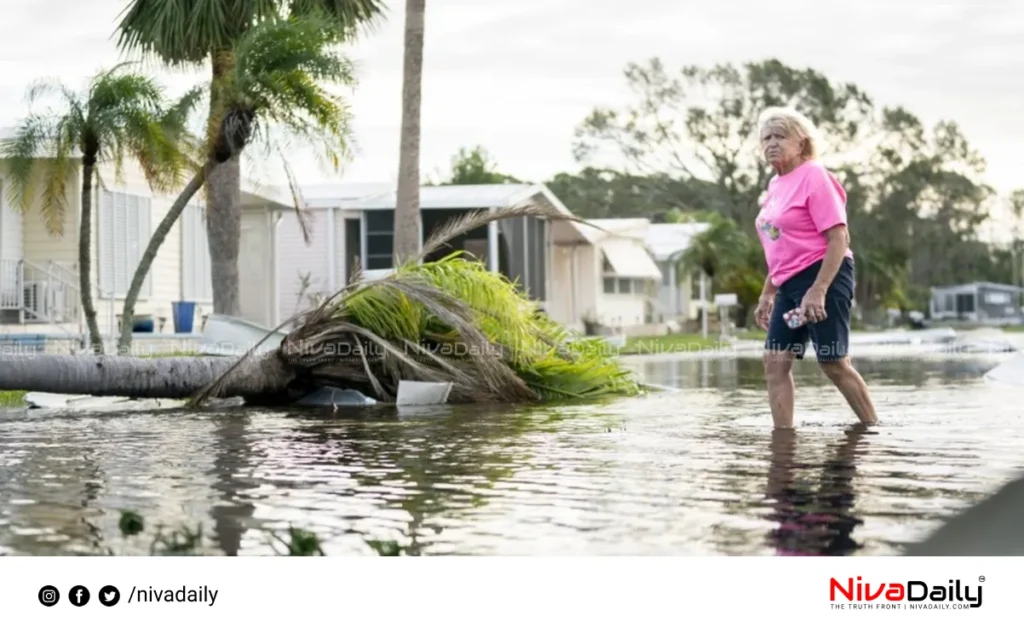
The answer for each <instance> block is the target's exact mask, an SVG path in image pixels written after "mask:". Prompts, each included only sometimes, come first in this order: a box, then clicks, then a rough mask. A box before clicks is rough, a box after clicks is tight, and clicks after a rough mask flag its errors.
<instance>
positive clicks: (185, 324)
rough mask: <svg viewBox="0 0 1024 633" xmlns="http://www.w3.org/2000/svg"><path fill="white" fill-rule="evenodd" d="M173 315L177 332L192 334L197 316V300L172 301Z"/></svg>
mask: <svg viewBox="0 0 1024 633" xmlns="http://www.w3.org/2000/svg"><path fill="white" fill-rule="evenodd" d="M171 316H172V317H173V318H174V333H175V334H191V333H192V326H193V325H194V322H195V317H196V302H195V301H172V302H171Z"/></svg>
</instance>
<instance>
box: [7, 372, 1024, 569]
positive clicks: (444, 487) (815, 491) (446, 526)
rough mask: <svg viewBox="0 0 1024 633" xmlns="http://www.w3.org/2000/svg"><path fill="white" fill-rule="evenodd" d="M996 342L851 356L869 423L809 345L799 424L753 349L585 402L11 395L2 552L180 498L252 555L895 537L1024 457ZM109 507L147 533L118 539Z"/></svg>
mask: <svg viewBox="0 0 1024 633" xmlns="http://www.w3.org/2000/svg"><path fill="white" fill-rule="evenodd" d="M1005 357H1006V356H1005V355H993V356H984V355H964V356H947V357H944V358H934V359H918V360H905V359H904V360H862V361H858V362H857V366H858V368H859V369H860V370H861V372H862V373H863V374H864V376H865V379H866V380H867V382H868V384H869V386H870V387H871V389H872V393H873V395H874V398H875V400H876V405H877V408H878V410H879V413H880V415H881V416H882V417H883V423H882V424H881V425H879V426H878V427H876V428H873V429H871V430H870V431H869V432H865V431H864V430H863V429H860V428H859V427H857V426H856V425H853V424H852V422H854V419H853V417H852V415H851V413H850V412H849V410H848V408H847V406H846V404H845V402H844V401H843V400H842V398H841V396H840V395H839V394H838V392H837V391H836V390H835V389H834V388H833V387H831V385H830V384H828V383H827V382H826V381H825V379H824V378H823V377H822V376H821V375H820V372H819V371H818V370H817V368H816V367H815V366H814V363H813V362H810V361H807V362H803V363H799V364H798V366H797V389H798V391H797V423H798V432H797V434H796V435H795V437H789V438H785V437H775V438H773V434H772V432H771V418H770V416H769V414H768V410H767V405H766V402H765V396H764V391H763V378H762V375H761V367H760V362H759V360H758V359H756V358H720V359H693V358H690V359H686V360H678V361H676V360H659V361H657V362H639V361H638V362H639V364H638V365H637V366H638V367H639V368H640V369H642V371H643V372H644V374H645V375H646V376H647V377H648V379H649V380H651V381H653V382H656V383H661V384H668V385H674V386H677V387H680V388H682V391H680V392H678V393H662V394H657V395H653V396H649V397H646V398H642V399H637V400H624V401H617V402H612V403H606V404H588V405H586V406H550V407H525V408H518V409H515V410H508V409H503V408H494V409H487V408H478V407H455V408H449V409H441V410H437V411H424V412H420V413H417V414H415V415H406V416H402V417H401V418H400V419H395V417H394V414H393V412H390V413H388V414H387V415H385V414H384V413H369V412H366V411H355V412H351V411H344V410H343V411H339V412H338V413H330V412H326V413H323V414H314V415H311V414H309V413H308V412H296V413H287V414H285V413H280V412H274V413H268V412H265V411H258V410H250V411H245V412H239V411H221V412H214V411H211V412H204V413H201V414H188V415H182V414H181V413H179V412H173V411H154V412H147V413H116V414H105V415H103V414H93V413H86V414H83V413H77V414H57V413H54V412H52V411H51V412H45V411H36V412H33V413H32V414H31V415H26V414H25V413H23V412H18V413H14V412H10V413H8V414H6V415H5V417H4V418H3V419H0V553H6V554H70V553H79V552H81V553H86V552H90V551H93V549H92V548H93V547H94V546H95V545H97V544H99V545H102V546H103V547H111V548H113V549H114V550H115V551H116V552H118V553H126V554H127V553H145V552H146V551H147V549H148V545H149V540H150V539H151V532H152V529H153V528H154V527H155V525H156V524H157V523H161V522H162V523H165V524H178V523H180V522H182V521H185V522H188V523H190V524H192V526H193V527H194V526H195V525H196V524H197V523H201V524H202V527H203V532H204V534H205V535H206V537H207V538H208V540H209V542H208V545H209V547H210V548H211V552H212V553H217V552H220V553H227V554H241V555H249V554H254V555H259V554H267V553H270V552H271V549H270V545H269V537H268V534H267V533H266V529H271V528H272V529H279V528H286V527H287V526H288V525H293V526H295V527H301V528H306V529H311V530H314V531H316V532H317V533H318V534H319V535H320V536H321V538H322V539H323V541H324V550H325V552H326V553H327V554H329V555H352V554H372V553H373V551H372V549H371V548H370V547H369V545H367V540H368V539H376V540H394V541H397V542H398V544H399V545H401V546H403V547H405V548H406V549H407V551H409V552H410V553H418V554H426V555H439V554H569V555H571V554H755V555H779V554H826V555H850V554H855V555H872V554H895V553H899V551H900V549H899V548H900V544H901V543H904V542H908V541H911V540H915V539H919V538H921V537H922V536H923V535H925V534H926V533H927V532H928V531H929V530H930V529H932V528H933V527H934V526H935V525H937V522H938V520H939V518H940V517H941V516H944V515H947V514H951V513H953V512H954V511H956V510H957V509H959V508H961V507H963V506H965V505H967V504H969V503H971V502H972V501H975V500H977V499H979V498H981V496H983V495H985V494H987V493H990V492H992V491H994V490H995V489H996V488H998V487H999V486H1000V485H1002V484H1003V483H1005V482H1006V481H1007V480H1009V479H1011V478H1012V477H1013V476H1015V475H1016V474H1017V469H1018V468H1019V467H1021V465H1022V464H1024V457H1021V455H1022V453H1024V423H1022V422H1024V408H1022V407H1021V406H1020V403H1019V396H1017V397H1016V398H1015V396H1014V391H1013V388H1011V387H1006V386H999V385H990V384H986V383H985V382H983V380H982V378H981V377H982V374H983V373H984V372H985V371H986V370H988V369H989V368H991V367H992V366H994V365H995V364H996V363H997V362H998V361H999V360H1001V359H1002V358H1005ZM83 415H84V416H88V417H83ZM119 509H132V510H136V511H138V512H140V513H141V514H143V516H145V518H146V521H147V534H144V535H142V538H137V539H133V540H129V541H124V540H122V538H121V537H120V534H119V531H118V527H117V521H118V512H117V510H119Z"/></svg>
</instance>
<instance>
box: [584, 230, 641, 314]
mask: <svg viewBox="0 0 1024 633" xmlns="http://www.w3.org/2000/svg"><path fill="white" fill-rule="evenodd" d="M605 239H606V240H614V239H617V238H615V237H608V238H605ZM600 244H601V243H600V242H598V244H597V245H596V246H595V247H593V248H591V249H590V250H591V256H590V257H589V258H588V259H589V260H590V261H591V262H592V263H591V274H590V275H588V277H587V282H588V283H590V284H593V285H592V286H591V287H592V291H591V292H593V297H594V303H595V306H596V309H595V312H596V314H597V319H598V321H600V323H601V324H602V325H605V326H608V327H614V328H619V327H623V328H625V330H626V332H627V333H628V332H629V328H631V327H636V326H642V325H643V324H644V315H645V311H646V301H645V299H644V297H643V296H642V295H639V294H636V295H634V294H609V293H606V292H605V291H604V267H603V262H604V259H603V253H602V251H601V247H600Z"/></svg>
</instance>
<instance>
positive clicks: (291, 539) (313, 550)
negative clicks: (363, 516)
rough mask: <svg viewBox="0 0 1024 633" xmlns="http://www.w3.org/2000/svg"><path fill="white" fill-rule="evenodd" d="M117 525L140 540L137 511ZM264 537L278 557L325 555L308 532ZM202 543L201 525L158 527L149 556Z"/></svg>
mask: <svg viewBox="0 0 1024 633" xmlns="http://www.w3.org/2000/svg"><path fill="white" fill-rule="evenodd" d="M117 526H118V529H119V530H120V532H121V538H122V539H123V540H125V541H130V540H134V539H137V538H141V535H142V533H143V532H144V531H145V530H146V520H145V519H144V518H143V516H142V515H141V514H139V513H138V512H135V511H133V510H122V511H121V516H120V519H119V520H118V522H117ZM267 536H268V538H269V540H270V543H271V547H272V548H273V549H274V553H275V554H276V555H278V556H325V554H324V550H323V547H322V546H321V543H320V537H319V536H318V535H317V534H316V533H315V532H312V531H310V530H303V529H299V528H295V527H289V528H288V529H287V530H286V531H285V532H284V533H283V534H280V533H276V532H273V531H268V532H267ZM204 541H205V535H204V534H203V526H202V524H201V523H200V524H198V525H196V527H194V528H193V527H191V526H189V525H185V524H181V525H179V526H178V527H176V528H173V529H171V530H169V531H168V530H167V529H166V527H165V526H163V525H158V526H156V530H155V533H154V535H153V538H152V539H151V541H150V544H149V553H150V555H151V556H202V555H203V552H204V546H205V543H204ZM364 542H365V543H366V545H367V546H368V547H369V548H370V549H371V550H373V552H374V553H376V554H377V555H378V556H403V555H409V554H410V553H411V552H410V551H408V550H407V549H406V548H404V547H402V546H401V545H399V544H398V542H397V541H380V540H373V539H366V540H365V541H364ZM94 547H95V550H96V553H97V554H98V555H101V556H116V555H117V554H116V552H114V550H113V549H112V548H110V547H106V548H104V547H101V546H99V545H98V544H97V545H94Z"/></svg>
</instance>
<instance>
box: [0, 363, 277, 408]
mask: <svg viewBox="0 0 1024 633" xmlns="http://www.w3.org/2000/svg"><path fill="white" fill-rule="evenodd" d="M237 361H238V358H235V357H224V356H176V357H169V358H135V357H131V356H104V357H99V358H97V357H96V356H83V355H64V354H39V355H35V354H33V355H29V354H3V355H0V390H3V391H43V392H47V393H66V394H83V395H92V396H117V397H123V398H173V399H178V398H188V397H191V396H192V395H193V394H194V393H196V392H197V391H198V390H200V389H202V388H203V387H205V386H207V385H209V384H210V383H212V382H213V381H214V380H217V379H218V378H219V377H220V376H221V375H223V374H224V372H225V371H227V370H228V369H229V368H230V367H231V366H232V365H234V364H235V363H236V362H237ZM293 379H294V372H292V370H290V369H289V368H288V367H287V366H285V364H284V362H283V361H282V360H281V357H280V356H279V355H278V353H277V352H276V351H273V352H268V353H267V354H264V355H262V356H250V357H249V358H246V359H245V360H244V361H243V364H242V366H240V367H239V368H238V369H236V370H235V371H234V372H232V373H231V374H230V375H229V376H227V377H226V378H225V379H224V381H223V382H222V383H221V385H220V387H219V388H218V390H217V395H218V397H224V398H231V397H237V396H241V397H246V398H260V399H265V398H266V397H267V396H270V395H273V394H281V393H284V391H285V390H286V388H287V387H288V385H289V383H290V382H291V381H292V380H293Z"/></svg>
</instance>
